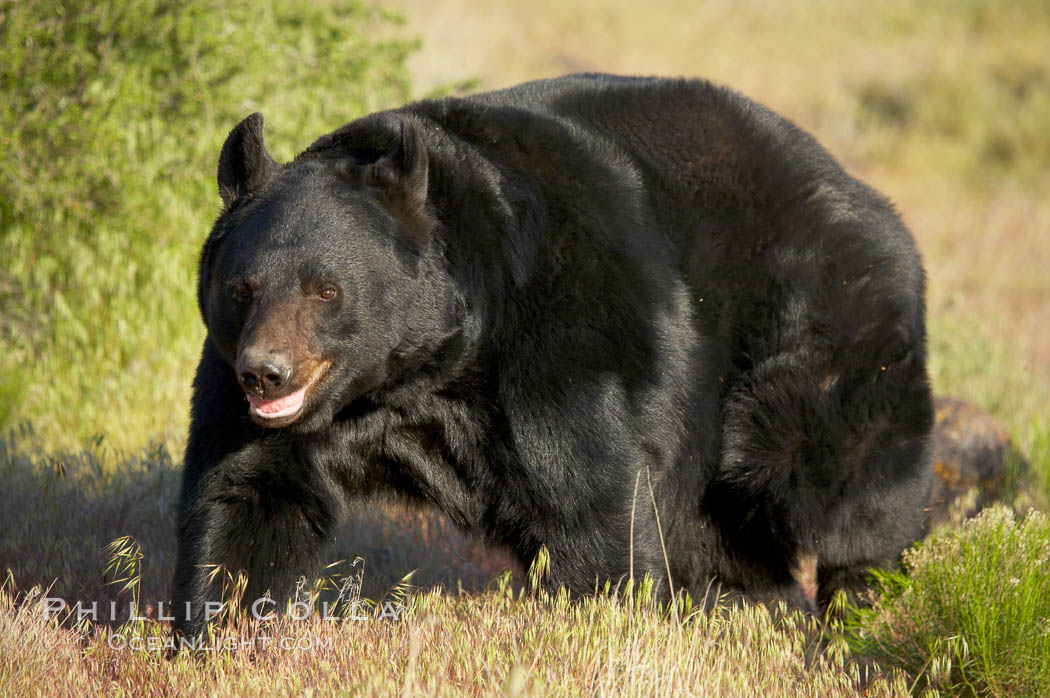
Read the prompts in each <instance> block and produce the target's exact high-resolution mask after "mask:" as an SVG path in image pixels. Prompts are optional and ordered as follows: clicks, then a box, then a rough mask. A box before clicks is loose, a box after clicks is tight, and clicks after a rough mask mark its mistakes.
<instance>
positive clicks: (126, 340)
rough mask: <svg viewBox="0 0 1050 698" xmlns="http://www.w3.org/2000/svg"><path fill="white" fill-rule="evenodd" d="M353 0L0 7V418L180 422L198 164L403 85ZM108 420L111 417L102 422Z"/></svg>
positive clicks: (207, 185) (278, 148) (300, 141)
mask: <svg viewBox="0 0 1050 698" xmlns="http://www.w3.org/2000/svg"><path fill="white" fill-rule="evenodd" d="M393 23H394V19H393V18H392V17H391V16H389V15H385V14H382V13H379V12H377V11H375V10H370V9H366V8H365V6H364V5H363V4H362V3H361V2H360V1H359V0H333V1H332V2H325V3H319V2H311V1H310V0H293V1H291V2H277V1H276V0H274V1H270V2H262V3H255V2H248V1H247V0H178V1H174V0H135V1H133V2H117V1H115V0H108V1H102V2H99V1H98V0H65V1H63V2H42V1H33V0H20V1H19V2H6V1H5V0H0V149H2V151H3V152H4V157H3V158H2V159H0V259H3V265H2V267H0V342H2V345H0V428H3V427H4V426H5V425H10V424H12V423H14V422H17V421H21V420H25V419H33V420H34V421H35V426H36V428H37V431H38V432H39V433H40V435H41V436H42V437H43V439H44V441H45V442H46V443H48V444H50V445H53V446H59V445H70V442H71V441H75V440H77V439H80V438H83V437H85V436H88V435H90V434H93V433H96V432H99V433H105V434H106V435H107V437H108V438H110V439H113V440H115V441H116V442H117V443H118V444H119V445H122V446H127V447H133V446H135V445H137V444H140V443H142V442H143V441H145V440H146V438H147V437H149V436H161V437H164V436H168V437H170V436H172V435H175V436H176V437H177V436H178V435H179V434H181V433H182V431H183V430H184V426H185V419H186V417H185V415H186V412H187V409H186V408H187V398H188V389H189V383H190V379H191V372H192V367H193V363H194V359H195V357H196V355H197V353H198V352H199V350H200V342H201V340H202V338H203V328H202V326H201V323H200V320H199V319H198V317H197V310H196V303H195V273H196V269H195V262H196V255H197V252H198V250H199V247H200V244H201V242H202V241H203V238H204V236H205V235H206V234H207V231H208V228H209V227H210V223H211V221H212V219H213V218H214V216H215V214H216V213H217V210H218V196H217V194H216V185H215V181H214V172H215V162H216V160H217V158H218V151H219V148H220V147H221V145H222V142H223V139H224V138H225V135H226V133H227V132H228V131H229V130H230V129H231V128H232V127H233V126H234V125H235V124H236V123H237V122H238V121H239V120H240V119H241V118H243V117H244V116H246V115H247V114H248V113H250V112H252V111H255V110H261V111H263V112H264V113H265V115H266V116H267V123H268V130H267V135H268V137H269V140H270V141H271V143H272V144H273V148H272V150H273V151H274V152H275V155H277V156H279V157H283V158H288V157H291V156H292V155H293V154H294V151H295V150H298V149H301V148H303V147H305V146H306V145H308V143H309V141H310V140H312V139H313V138H314V137H316V136H318V135H320V134H321V133H324V132H326V131H328V130H331V129H332V128H334V127H336V126H338V125H340V124H342V123H344V122H346V121H348V120H350V119H351V118H353V117H355V116H358V115H361V114H363V113H367V112H369V111H373V110H375V109H377V108H380V107H382V106H386V105H391V104H394V103H397V102H400V101H403V100H404V99H406V98H407V96H408V80H407V73H406V71H405V69H404V58H405V56H406V55H407V53H408V52H409V51H410V50H411V49H412V47H413V44H412V43H410V42H406V41H402V40H396V39H375V38H371V37H373V36H375V35H376V34H378V35H379V36H383V35H384V34H385V35H389V34H391V31H389V29H388V27H390V26H391V25H392V24H393ZM118 418H119V423H117V419H118Z"/></svg>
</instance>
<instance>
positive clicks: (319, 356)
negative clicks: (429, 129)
mask: <svg viewBox="0 0 1050 698" xmlns="http://www.w3.org/2000/svg"><path fill="white" fill-rule="evenodd" d="M262 123H263V120H262V116H261V115H259V114H253V115H252V116H249V117H248V118H247V119H245V120H244V121H242V122H241V123H240V124H239V125H238V126H237V127H236V128H235V129H234V130H233V131H232V132H231V133H230V135H229V137H228V139H227V140H226V143H225V145H224V146H223V148H222V153H221V155H220V157H219V167H218V180H219V194H220V196H221V198H222V203H223V211H222V213H221V215H220V216H219V219H218V220H217V221H216V223H215V227H214V228H213V230H212V232H211V235H210V236H209V238H208V241H207V243H205V246H204V250H203V252H202V254H201V260H200V282H199V288H198V301H199V303H200V308H201V313H202V315H203V317H204V322H205V324H206V325H207V328H208V335H209V338H210V340H211V341H212V342H213V343H214V346H215V347H216V348H217V349H218V351H219V353H220V354H221V356H222V357H223V358H224V359H225V361H226V362H227V363H228V364H229V366H230V368H231V369H232V370H233V372H234V374H235V376H236V379H237V381H238V383H239V384H240V387H241V389H242V390H243V392H244V395H245V397H246V398H247V403H248V404H247V405H246V409H247V410H248V411H249V413H250V415H251V418H252V419H253V420H254V421H255V422H256V423H257V424H259V425H261V426H264V427H274V428H276V427H286V426H289V425H292V424H295V425H296V428H311V427H314V428H316V427H320V426H323V425H324V424H326V423H328V422H330V421H331V419H332V418H333V417H334V415H335V414H336V413H337V412H338V411H339V410H340V409H342V408H343V407H345V406H346V405H348V404H350V403H351V402H352V401H353V400H354V399H356V398H358V397H361V396H363V395H366V394H367V393H369V391H374V390H377V389H378V388H380V387H382V386H383V385H384V384H385V383H386V382H387V381H388V380H390V379H391V376H392V374H393V373H396V372H398V371H404V370H406V366H407V365H409V364H411V363H412V362H413V361H415V362H416V363H417V364H418V363H419V362H421V361H422V362H425V361H426V358H425V357H424V358H422V359H421V358H420V355H426V354H427V353H428V352H431V351H432V350H433V349H434V347H438V346H441V345H442V344H443V343H444V342H445V340H446V339H447V338H448V337H450V336H454V335H455V334H456V328H455V325H456V322H457V321H456V316H457V312H456V311H455V305H456V302H455V298H454V295H455V294H454V292H453V290H452V288H451V285H450V283H449V281H448V279H447V277H443V276H442V275H441V274H440V273H435V272H434V260H435V259H436V256H435V253H434V250H433V247H434V246H433V245H432V234H433V232H434V227H435V219H434V217H433V216H432V215H431V212H430V211H429V209H428V204H427V179H428V158H427V151H426V149H425V146H424V143H423V140H422V136H421V134H420V132H419V130H418V128H417V127H416V126H414V125H413V124H411V123H403V124H402V125H401V127H400V131H399V132H396V131H395V132H393V133H390V134H387V137H388V139H389V144H388V146H387V147H386V148H385V149H384V150H383V151H382V152H378V153H376V154H375V155H374V156H373V157H372V158H364V159H363V160H362V159H361V158H355V157H351V156H349V155H347V154H346V153H342V154H338V153H329V154H327V155H325V154H320V155H316V156H310V157H307V156H300V157H299V158H297V159H296V160H294V161H293V162H291V163H288V164H283V165H282V164H279V163H277V162H276V161H275V160H274V159H273V158H272V157H271V156H270V155H269V153H268V152H267V151H266V148H265V146H264V144H263V138H262Z"/></svg>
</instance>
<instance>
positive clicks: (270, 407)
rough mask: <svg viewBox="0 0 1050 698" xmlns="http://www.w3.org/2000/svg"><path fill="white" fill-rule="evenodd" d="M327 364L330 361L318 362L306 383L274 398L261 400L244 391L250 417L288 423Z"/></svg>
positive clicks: (300, 410) (322, 373)
mask: <svg viewBox="0 0 1050 698" xmlns="http://www.w3.org/2000/svg"><path fill="white" fill-rule="evenodd" d="M329 365H330V362H327V361H325V362H321V363H319V364H318V365H317V369H316V370H315V371H314V373H313V375H312V376H311V377H310V380H309V381H307V383H306V385H304V386H303V387H301V388H299V389H298V390H296V391H295V392H293V393H289V394H287V395H284V396H283V397H279V398H277V399H276V400H263V399H262V398H260V397H258V396H256V395H250V394H247V393H246V394H245V397H247V398H248V402H249V403H250V404H251V408H250V410H251V415H252V417H254V418H255V419H257V420H258V421H260V422H274V421H277V420H281V421H282V422H283V423H285V424H290V423H291V422H292V421H294V418H295V417H296V416H298V415H299V413H300V412H302V411H303V405H305V404H306V395H307V393H308V392H309V391H310V389H311V388H313V387H314V386H315V385H317V382H318V380H320V378H321V376H323V375H324V373H325V370H326V369H327V368H328V366H329Z"/></svg>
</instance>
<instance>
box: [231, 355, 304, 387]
mask: <svg viewBox="0 0 1050 698" xmlns="http://www.w3.org/2000/svg"><path fill="white" fill-rule="evenodd" d="M237 378H238V379H239V380H240V381H241V385H242V386H244V389H245V390H246V391H250V392H253V393H256V394H258V395H265V394H267V393H270V392H275V391H277V390H280V389H281V388H282V387H283V386H286V385H288V381H290V380H291V378H292V362H291V361H290V360H289V359H288V357H287V356H285V355H284V354H280V353H274V352H267V353H257V352H252V351H245V352H242V353H241V356H240V358H239V359H238V360H237Z"/></svg>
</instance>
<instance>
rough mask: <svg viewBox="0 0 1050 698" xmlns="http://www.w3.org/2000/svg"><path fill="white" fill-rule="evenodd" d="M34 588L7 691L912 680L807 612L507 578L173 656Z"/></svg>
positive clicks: (158, 634)
mask: <svg viewBox="0 0 1050 698" xmlns="http://www.w3.org/2000/svg"><path fill="white" fill-rule="evenodd" d="M34 600H35V599H34V597H32V596H29V597H25V598H24V599H23V600H21V601H18V600H16V599H15V597H14V596H13V595H12V594H11V593H10V592H9V591H8V590H6V589H5V590H0V692H2V693H4V694H5V695H12V694H17V695H60V696H65V695H69V696H82V695H88V694H94V695H98V694H103V693H105V694H107V695H130V696H152V695H161V696H168V695H196V694H201V693H204V694H208V695H231V694H237V695H281V694H288V693H295V694H302V693H304V692H305V693H306V694H308V695H310V694H316V695H329V694H336V693H339V694H343V693H348V694H353V695H397V694H400V695H463V694H466V695H512V696H519V695H581V694H582V695H594V694H602V695H605V694H616V695H646V696H648V695H705V696H744V695H797V696H860V695H868V696H889V695H905V694H906V693H907V684H906V683H905V680H904V678H903V677H902V676H899V675H893V674H888V675H887V674H882V673H881V672H877V670H876V671H873V670H871V669H868V670H866V671H862V670H861V668H860V667H858V666H857V665H856V664H855V663H854V662H852V661H850V660H849V659H847V655H846V653H845V651H844V650H843V648H841V647H833V648H831V649H827V650H823V651H821V650H818V649H817V648H816V647H815V642H816V640H815V639H814V638H816V637H818V636H819V633H818V628H817V626H816V624H815V622H814V621H813V620H812V619H811V618H804V617H802V616H801V615H798V614H793V615H787V616H782V615H778V614H775V613H774V614H773V615H771V613H770V612H769V611H767V610H766V609H765V608H764V607H744V608H736V609H722V610H717V611H714V612H713V613H712V614H710V615H701V614H696V615H694V616H692V617H691V618H690V619H688V620H687V621H685V622H684V623H678V622H674V621H671V620H668V619H666V618H662V617H661V616H660V615H659V614H658V613H656V612H655V611H654V610H653V609H652V608H648V607H645V606H646V604H645V603H644V601H643V602H642V606H643V607H641V608H638V607H633V606H632V605H631V604H629V603H626V602H623V601H616V600H614V599H611V598H608V597H606V598H593V599H588V600H585V601H583V602H580V603H569V602H568V601H567V600H566V598H565V597H564V596H559V597H558V598H556V599H550V598H543V597H536V596H532V595H527V594H524V593H521V594H517V595H516V594H515V592H514V591H513V589H512V588H511V587H510V586H509V585H504V586H503V587H502V588H499V589H496V590H493V591H490V592H488V593H484V594H474V595H467V596H454V595H450V594H448V593H446V592H445V591H443V590H441V589H435V590H432V591H429V592H427V593H424V594H420V595H418V596H415V597H414V598H412V599H411V600H410V602H409V603H408V605H407V607H406V608H405V609H404V610H403V613H402V615H401V616H400V618H399V619H398V620H397V621H394V620H389V619H388V620H383V619H380V618H378V614H372V615H371V616H364V615H361V616H360V617H361V618H365V619H364V620H347V621H342V622H334V621H326V620H322V619H320V618H319V617H314V618H313V619H311V620H305V621H301V622H294V621H291V620H289V619H287V618H284V619H281V620H278V621H274V622H270V623H265V622H264V623H255V624H250V623H245V624H242V625H241V626H240V627H233V626H227V627H226V628H225V629H223V630H222V631H220V632H219V633H218V634H216V636H215V637H214V638H213V642H212V643H211V644H210V645H209V647H212V648H216V649H215V651H209V652H206V653H204V656H206V657H207V660H206V661H200V660H199V657H197V656H193V655H192V654H191V653H185V652H184V653H183V654H181V655H180V656H179V657H178V658H177V660H176V661H174V662H168V661H166V660H165V659H164V658H163V650H164V636H163V632H164V631H163V628H162V627H160V626H158V625H156V624H154V623H151V622H147V623H140V624H137V625H135V624H131V625H127V626H124V627H118V628H113V627H106V626H102V627H96V626H92V625H90V624H82V625H81V626H80V627H78V628H77V629H75V630H69V629H66V628H63V627H60V626H58V625H56V623H57V622H58V621H59V620H60V619H56V620H54V621H50V622H49V621H47V620H45V619H44V617H43V615H42V613H41V610H40V609H39V607H38V604H36V603H34ZM264 638H265V639H264ZM151 643H152V644H151ZM150 648H152V649H150ZM807 657H809V661H808V666H807ZM759 667H760V668H761V669H760V670H756V669H758V668H759ZM865 677H866V678H865Z"/></svg>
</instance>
